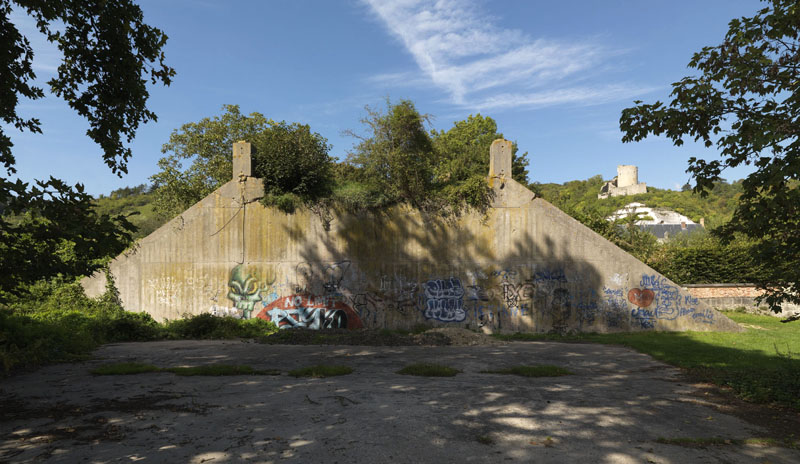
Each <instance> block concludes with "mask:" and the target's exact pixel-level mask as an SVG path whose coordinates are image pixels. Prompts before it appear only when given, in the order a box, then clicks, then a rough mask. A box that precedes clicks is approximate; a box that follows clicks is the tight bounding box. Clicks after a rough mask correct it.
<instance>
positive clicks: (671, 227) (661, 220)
mask: <svg viewBox="0 0 800 464" xmlns="http://www.w3.org/2000/svg"><path fill="white" fill-rule="evenodd" d="M631 215H638V217H639V220H637V221H636V225H637V226H639V228H640V229H643V230H647V231H648V232H650V233H651V234H653V235H655V236H656V238H658V239H659V240H667V239H668V238H669V237H674V236H675V235H677V234H681V233H688V232H691V231H692V230H695V229H698V228H704V227H705V224H703V219H700V224H698V223H696V222H694V221H692V220H691V219H689V218H688V217H686V216H684V215H683V214H680V213H677V212H675V211H672V210H671V209H667V208H651V207H649V206H645V205H644V204H642V203H636V202H634V203H628V204H627V205H625V206H623V207H622V208H620V209H618V210H616V211H614V212H613V213H612V214H611V215H610V216H609V217H608V218H607V219H608V220H609V221H615V220H617V219H624V218H626V217H629V216H631Z"/></svg>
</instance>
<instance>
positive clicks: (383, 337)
mask: <svg viewBox="0 0 800 464" xmlns="http://www.w3.org/2000/svg"><path fill="white" fill-rule="evenodd" d="M259 342H261V343H266V344H269V345H277V344H280V345H364V346H448V345H449V346H490V345H502V344H505V343H506V342H503V341H500V340H496V339H494V338H492V337H491V336H489V335H486V334H482V333H477V332H472V331H470V330H467V329H456V328H437V329H430V330H426V331H425V332H422V333H419V334H414V333H406V332H401V331H395V330H375V329H361V330H347V329H322V330H311V329H299V328H298V329H292V330H281V331H279V332H276V333H274V334H272V335H269V336H267V337H263V338H261V339H260V340H259Z"/></svg>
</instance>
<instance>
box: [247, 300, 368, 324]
mask: <svg viewBox="0 0 800 464" xmlns="http://www.w3.org/2000/svg"><path fill="white" fill-rule="evenodd" d="M257 317H259V318H261V319H264V320H267V321H272V322H273V323H274V324H275V325H277V326H278V328H279V329H292V328H296V327H303V328H307V329H316V330H318V329H345V328H346V329H360V328H362V327H363V324H362V323H361V319H360V318H359V317H358V315H357V314H356V312H355V311H353V308H351V307H350V306H348V305H347V304H345V303H344V302H342V301H340V300H337V299H332V298H328V297H324V296H316V297H315V296H307V295H290V296H286V297H280V298H278V299H277V300H275V301H273V302H272V303H270V304H269V305H267V306H265V307H264V308H263V309H262V310H261V311H260V312H259V313H258V315H257Z"/></svg>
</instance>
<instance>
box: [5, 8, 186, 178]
mask: <svg viewBox="0 0 800 464" xmlns="http://www.w3.org/2000/svg"><path fill="white" fill-rule="evenodd" d="M15 5H16V7H17V8H18V9H20V10H24V11H25V12H26V13H27V14H28V15H30V16H31V17H32V18H33V19H35V20H36V25H37V27H38V29H39V31H41V32H42V33H43V34H44V35H45V36H46V38H47V40H48V41H50V42H53V43H55V44H57V45H58V49H59V50H60V51H61V53H63V55H64V59H63V61H62V62H61V65H60V66H59V67H58V72H57V75H56V76H55V77H54V78H52V79H51V80H50V81H48V85H49V86H50V90H51V91H52V92H53V93H54V94H56V95H57V96H59V97H61V98H63V99H64V100H65V101H66V102H67V103H68V104H69V106H70V107H71V108H72V109H74V110H75V111H76V112H77V113H78V114H79V115H81V116H83V117H84V118H86V119H87V121H88V122H89V130H88V131H87V135H88V136H89V137H90V138H91V139H92V140H94V141H95V142H96V143H97V144H98V145H100V147H101V148H102V150H103V160H104V161H105V163H106V164H107V165H108V166H109V167H110V168H111V170H112V171H113V172H123V173H124V172H127V167H126V164H127V161H128V159H129V158H130V156H131V151H130V148H127V147H126V146H125V143H126V142H130V141H131V140H132V139H133V137H134V135H135V134H136V130H137V129H138V127H139V124H141V123H146V122H147V121H150V120H155V119H156V115H155V114H154V113H153V112H152V111H150V110H149V109H147V106H146V102H147V98H148V97H149V93H148V91H147V83H148V81H150V82H152V83H154V84H155V83H156V82H159V81H160V82H163V83H164V84H166V85H169V84H170V82H171V79H172V76H173V75H174V74H175V71H174V70H173V69H172V68H170V67H169V66H167V65H165V64H164V52H163V50H162V49H163V47H164V45H165V44H166V41H167V36H166V35H165V34H164V33H163V32H161V31H160V30H159V29H156V28H154V27H151V26H148V25H147V24H145V23H144V22H143V17H142V10H141V8H139V6H138V5H136V4H134V3H133V1H132V0H47V1H43V0H0V69H5V70H7V71H6V72H3V74H2V78H0V102H2V103H0V119H2V120H3V122H5V123H7V124H10V125H13V126H14V127H16V128H17V129H19V130H28V131H31V132H41V131H42V129H41V125H40V123H39V120H38V119H36V118H25V117H23V116H20V115H19V114H18V113H17V107H18V105H19V103H20V97H23V98H28V99H34V100H35V99H38V98H42V97H43V96H44V91H43V89H42V88H40V87H37V86H36V85H35V84H33V80H34V79H35V78H36V74H35V73H34V71H33V59H34V50H33V49H32V48H31V44H30V41H29V40H28V39H27V38H26V37H25V36H23V35H22V34H21V33H20V32H19V30H18V29H17V27H16V26H15V25H14V24H13V23H12V22H11V20H10V14H11V10H12V7H13V6H15ZM12 146H13V143H12V142H11V138H10V137H9V136H8V135H7V134H6V133H5V132H4V131H3V129H2V128H0V163H2V164H3V165H4V166H5V167H6V169H7V170H9V171H10V172H14V156H13V154H12V151H11V147H12Z"/></svg>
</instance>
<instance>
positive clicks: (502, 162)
mask: <svg viewBox="0 0 800 464" xmlns="http://www.w3.org/2000/svg"><path fill="white" fill-rule="evenodd" d="M511 149H512V143H511V142H510V141H508V140H506V139H497V140H495V141H494V142H492V146H491V147H490V148H489V177H494V176H504V177H505V178H507V179H510V178H511Z"/></svg>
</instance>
